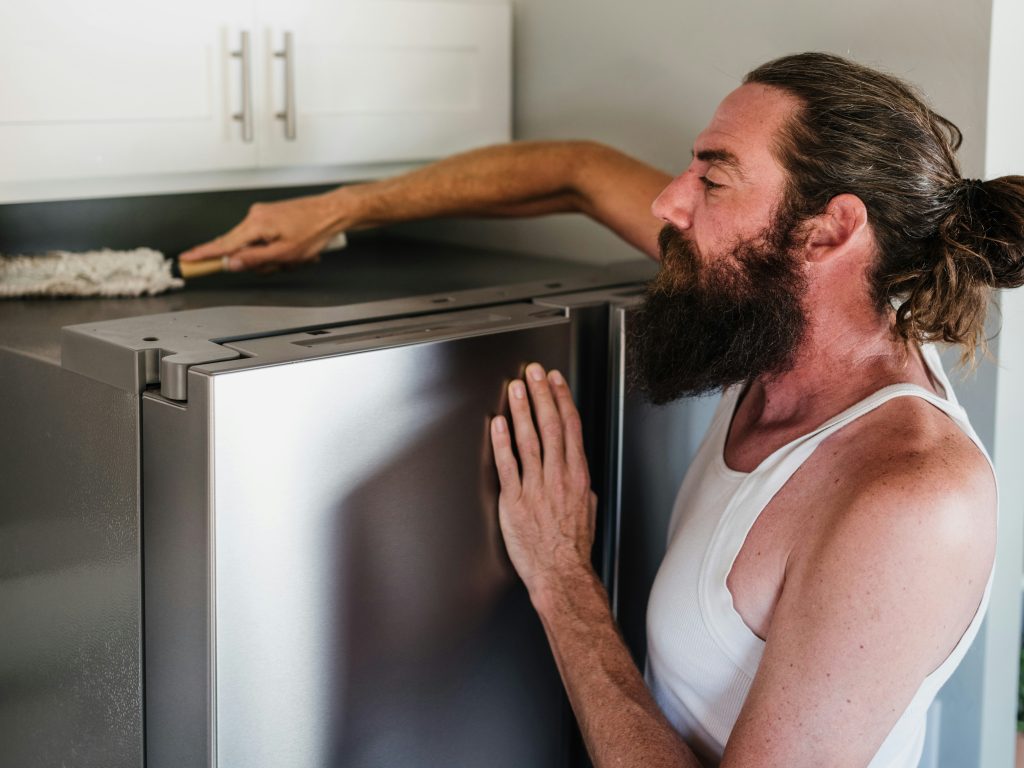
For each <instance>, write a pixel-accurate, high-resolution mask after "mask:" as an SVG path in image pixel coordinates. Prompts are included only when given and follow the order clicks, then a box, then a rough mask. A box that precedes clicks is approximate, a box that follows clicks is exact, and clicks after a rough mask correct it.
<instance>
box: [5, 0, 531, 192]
mask: <svg viewBox="0 0 1024 768" xmlns="http://www.w3.org/2000/svg"><path fill="white" fill-rule="evenodd" d="M510 16H511V14H510V8H509V6H508V4H507V3H506V2H495V3H467V2H435V1H434V0H370V1H368V0H294V1H293V2H286V0H212V2H211V1H210V0H206V2H203V0H177V1H176V2H174V3H167V2H154V0H95V2H90V3H88V4H82V3H78V2H72V1H71V0H46V2H44V3H40V4H37V5H28V4H14V3H4V4H2V5H0V203H5V202H19V201H29V200H46V199H60V198H71V197H92V196H107V195H119V194H139V193H151V192H168V191H191V190H199V189H218V188H231V187H253V186H273V185H275V184H301V183H323V182H329V181H341V180H345V179H352V178H367V177H370V176H373V175H378V174H380V173H384V172H387V170H388V169H390V168H400V167H402V166H403V165H404V166H406V167H407V165H408V164H409V163H411V162H418V161H423V160H429V159H432V158H436V157H440V156H443V155H446V154H449V153H452V152H455V151H458V150H461V149H467V148H469V147H473V146H477V145H481V144H486V143H493V142H499V141H504V140H507V139H508V138H510V124H511V116H510V102H511V95H510V94H511V52H510V47H511V45H510V37H511V32H510V27H511V18H510ZM243 38H248V46H247V47H248V57H247V58H246V57H243V56H241V55H239V54H240V51H241V49H242V48H243V42H242V41H243ZM286 39H287V40H288V41H289V46H290V48H289V53H288V55H287V56H284V55H282V54H283V53H284V48H285V40H286ZM243 115H244V116H245V117H246V119H245V120H243V119H241V118H242V116H243ZM246 124H248V125H246Z"/></svg>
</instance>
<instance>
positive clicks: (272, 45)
mask: <svg viewBox="0 0 1024 768" xmlns="http://www.w3.org/2000/svg"><path fill="white" fill-rule="evenodd" d="M509 15H510V9H509V7H508V6H507V5H503V4H502V5H497V4H471V3H466V2H423V1H422V0H415V1H411V2H409V1H407V2H389V1H386V2H366V1H365V0H364V1H363V2H337V0H293V2H290V3H287V4H285V3H280V2H277V1H276V0H258V14H257V16H258V18H259V21H260V24H261V25H262V28H261V29H260V30H259V46H258V48H259V49H260V51H261V56H260V57H259V60H260V62H261V66H262V67H263V68H264V71H263V72H262V73H261V78H260V79H261V81H262V83H263V84H264V90H263V97H264V98H265V99H266V100H267V102H268V104H269V105H270V108H269V109H266V110H264V112H263V115H262V119H261V122H260V132H261V141H260V164H261V165H264V166H282V165H283V166H294V165H307V164H322V163H330V164H349V163H360V162H381V161H396V160H400V161H408V160H424V159H428V158H434V157H440V156H443V155H446V154H450V153H452V152H454V151H457V150H459V149H464V148H466V147H470V146H476V145H480V144H486V143H493V142H498V141H503V140H507V139H508V138H509V124H510V119H511V117H510V108H509V105H510V81H511V78H510V74H509V66H510V50H509V48H510V18H509ZM286 35H290V39H291V48H290V50H291V61H290V62H289V61H288V58H287V57H285V56H282V55H280V54H281V53H283V52H284V49H285V47H286V37H285V36H286ZM275 53H276V54H278V55H276V56H275V55H274V54H275ZM289 66H291V67H292V71H293V75H292V77H291V78H288V77H287V72H288V68H289ZM290 90H291V91H292V92H291V93H289V91H290ZM289 105H291V106H292V107H293V108H294V109H295V112H296V114H295V118H294V127H293V135H292V136H291V137H289V136H288V125H287V121H286V119H285V113H286V111H287V109H288V108H289Z"/></svg>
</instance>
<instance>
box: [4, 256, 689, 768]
mask: <svg viewBox="0 0 1024 768" xmlns="http://www.w3.org/2000/svg"><path fill="white" fill-rule="evenodd" d="M433 258H434V259H435V261H434V268H436V269H438V270H444V269H451V264H448V265H446V264H445V263H444V259H443V258H439V257H436V256H435V257H433ZM495 263H497V262H495ZM525 263H526V262H524V260H522V259H520V258H518V257H503V260H501V265H502V267H501V269H496V270H494V271H495V273H496V274H495V275H492V277H494V278H495V279H493V280H492V281H491V283H490V284H487V283H486V281H484V280H482V279H481V280H479V281H478V284H477V285H475V286H473V287H471V288H469V289H463V290H454V291H452V290H445V291H443V292H440V293H437V292H429V293H426V292H425V295H406V296H402V297H400V298H390V299H385V300H381V301H371V302H367V301H359V298H361V297H360V296H359V295H358V294H356V295H354V296H353V294H352V293H351V291H350V292H349V294H347V295H346V297H345V298H346V300H345V301H344V302H338V303H337V304H335V305H334V306H270V305H271V304H274V303H276V302H275V299H280V298H281V297H280V296H274V295H273V294H271V295H268V296H266V297H265V298H262V299H261V300H260V301H261V304H260V305H255V306H252V305H250V306H237V305H235V306H232V305H217V304H216V300H215V299H213V298H210V297H208V298H207V299H206V300H204V301H202V302H201V304H202V305H203V306H201V307H200V308H189V304H188V302H186V304H185V305H184V307H183V308H181V309H175V308H173V307H171V309H172V311H163V312H157V313H136V314H132V315H130V316H128V317H121V318H112V317H111V316H110V315H109V314H106V315H105V313H104V312H94V311H93V310H92V309H90V305H89V304H88V303H78V304H77V306H78V307H80V308H81V311H82V312H83V313H85V315H86V320H87V321H85V322H75V323H71V324H65V325H63V326H62V330H61V331H60V342H59V344H60V355H61V363H60V366H59V372H58V371H57V370H51V369H50V367H45V366H44V367H41V364H40V361H39V359H38V358H39V357H40V355H39V354H38V352H39V349H38V348H33V344H35V345H37V347H38V346H39V345H45V343H51V342H49V341H46V339H48V338H49V337H46V336H45V334H44V333H43V331H38V332H37V331H36V330H33V329H32V328H31V327H30V325H31V324H30V323H29V324H26V322H25V318H24V317H23V316H21V315H16V314H12V313H11V312H12V311H11V310H10V305H8V306H7V307H0V319H3V313H4V312H5V311H7V312H8V313H9V317H14V318H15V319H16V320H17V321H18V322H19V323H20V325H18V328H19V331H18V332H17V333H16V334H14V335H13V336H11V337H9V338H7V339H0V341H3V344H2V345H0V350H2V351H3V353H2V354H0V362H2V363H3V364H4V367H3V368H0V393H2V394H3V395H4V403H5V404H4V406H3V407H2V408H3V410H2V411H0V414H2V415H3V419H4V422H2V423H6V424H7V426H8V427H9V430H8V434H9V435H11V436H14V437H15V438H20V440H15V441H14V442H11V443H9V444H8V445H7V447H6V448H5V449H4V455H3V458H4V460H5V465H6V466H7V467H8V476H7V477H5V478H4V487H5V488H6V490H4V491H3V496H0V501H3V504H4V506H3V507H0V510H3V511H0V530H6V531H8V532H10V531H15V533H16V534H17V535H19V536H20V544H21V545H22V547H23V549H22V550H21V552H20V554H18V555H17V556H16V557H15V562H16V563H17V562H21V563H22V564H23V567H22V568H21V570H20V572H19V573H17V574H13V575H12V574H11V573H5V574H3V578H2V579H0V611H3V613H0V619H2V620H4V621H5V624H6V626H8V627H9V628H10V629H9V636H10V637H13V642H12V643H11V644H10V645H9V646H8V647H7V648H6V649H5V650H3V651H0V683H8V685H7V687H6V689H2V688H0V689H2V690H4V693H2V694H0V696H3V697H4V699H5V701H3V702H0V735H2V737H3V741H4V742H6V743H7V744H8V745H11V746H10V747H9V750H8V751H7V752H6V755H7V757H4V756H3V753H0V765H5V766H6V765H18V766H29V765H47V764H52V760H51V758H53V757H60V759H62V760H65V762H70V763H71V764H75V755H78V756H80V757H83V758H84V757H85V756H91V758H99V759H101V760H102V761H103V762H102V764H104V765H111V766H112V765H133V766H135V765H143V764H144V765H146V766H150V767H151V768H164V767H165V766H166V767H168V768H170V767H172V766H173V768H181V767H182V766H204V767H206V766H209V767H210V768H212V767H213V766H218V767H220V768H233V767H234V766H245V767H246V768H262V767H263V766H266V767H267V768H269V767H270V766H273V767H274V768H282V767H284V766H302V767H303V768H312V767H317V766H324V767H326V766H338V767H339V768H342V767H344V768H364V767H367V768H368V767H369V766H409V767H418V766H424V767H428V766H446V767H453V766H455V767H457V766H480V765H487V766H497V767H505V766H507V767H508V768H520V767H524V766H530V767H531V768H533V767H536V768H544V767H545V766H551V767H552V768H554V767H555V766H559V767H561V766H570V765H575V764H579V763H580V762H582V761H583V760H584V759H585V757H584V756H583V755H582V752H581V748H580V744H579V742H578V737H576V735H575V730H574V727H573V721H572V716H571V712H570V711H569V709H568V705H567V702H566V700H565V697H564V694H563V693H562V688H561V684H560V681H559V679H558V675H557V671H556V669H555V666H554V663H553V661H552V658H551V654H550V651H549V649H548V646H547V642H546V640H545V637H544V633H543V630H542V628H541V626H540V624H539V621H538V620H537V618H536V616H535V614H534V612H533V610H532V607H531V605H530V603H529V599H528V597H527V595H526V593H525V590H524V589H523V587H522V585H521V584H520V583H519V581H518V579H517V578H516V576H515V574H514V572H513V571H512V569H511V567H510V565H509V563H508V560H507V557H506V555H505V553H504V549H503V544H502V541H501V535H500V531H499V529H498V526H497V517H496V487H495V477H494V472H493V469H492V458H491V455H490V449H489V441H488V437H487V435H488V432H487V423H488V418H489V416H491V415H492V414H495V413H499V412H501V411H502V410H503V409H504V407H505V405H504V402H503V393H504V390H505V385H506V383H507V382H508V380H509V379H510V378H511V377H514V376H517V375H520V373H521V369H522V367H523V365H524V364H525V363H527V362H530V361H534V360H536V361H538V362H541V363H542V364H544V365H545V366H547V367H557V368H559V369H561V370H563V371H565V372H566V373H567V375H568V376H569V379H570V382H571V384H572V386H573V389H574V393H575V395H576V398H577V401H578V402H579V404H580V407H581V411H582V413H583V416H584V422H585V435H586V442H587V450H588V457H589V460H590V463H591V469H592V473H593V476H594V483H595V489H596V490H597V491H598V493H599V494H600V495H601V497H602V503H601V509H600V512H599V518H600V520H599V533H598V543H597V546H596V547H595V555H594V557H595V565H596V566H597V567H598V569H599V571H600V572H601V574H602V576H603V578H604V579H605V582H606V585H607V586H608V588H609V593H610V595H611V597H612V600H613V602H614V604H615V607H616V611H617V612H618V615H619V616H620V617H621V619H622V626H623V632H624V635H625V637H626V639H627V641H628V642H629V644H630V647H631V650H632V651H633V653H634V656H635V657H636V658H637V660H638V662H639V663H641V664H642V662H643V644H644V640H643V611H644V606H645V605H646V589H648V588H649V582H650V579H651V578H653V572H654V568H655V567H656V562H657V557H658V555H659V554H660V551H659V547H660V546H663V538H664V530H663V528H664V525H663V520H664V519H666V516H667V514H668V506H670V502H671V495H672V493H673V491H674V485H675V483H676V481H677V479H678V477H679V476H681V472H682V469H683V468H684V466H676V465H673V466H672V467H670V468H669V469H668V470H667V471H664V470H661V469H658V467H661V466H662V463H661V459H655V460H653V461H649V460H648V459H647V458H646V457H647V456H648V455H649V456H651V457H654V456H659V457H664V456H665V455H668V454H671V453H672V449H671V448H670V447H669V445H670V444H671V443H672V441H673V438H672V435H671V434H666V432H667V430H666V425H667V424H671V423H672V417H671V415H670V413H669V411H665V410H658V411H651V410H650V409H645V407H644V406H642V405H637V404H636V403H635V401H634V399H633V397H632V396H631V395H630V394H629V393H628V391H627V388H626V380H627V378H628V376H627V370H626V365H627V356H626V354H625V352H626V350H625V340H626V338H627V336H626V334H625V329H626V326H627V324H628V322H629V317H630V311H631V308H632V307H634V306H635V305H636V302H637V294H638V292H639V290H640V288H641V286H642V282H643V280H644V279H646V277H648V276H649V275H650V274H651V272H652V269H651V267H650V266H649V265H645V264H635V263H632V264H625V265H620V266H618V267H615V268H611V269H605V270H590V269H582V268H572V269H568V268H567V267H564V265H563V271H562V273H561V274H562V275H563V276H561V277H557V279H556V278H555V276H557V275H558V274H559V272H558V267H559V265H557V264H551V265H548V266H544V267H543V268H540V267H538V266H537V265H533V266H532V267H531V268H532V269H533V270H534V272H535V273H536V272H537V270H538V269H539V270H540V272H541V273H545V272H546V274H540V275H537V276H540V277H541V279H526V280H522V279H518V280H517V279H516V276H517V275H522V274H525V273H527V272H529V270H524V267H523V265H524V264H525ZM502 270H504V272H502ZM497 273H501V274H497ZM510 275H511V276H512V277H511V278H510ZM498 278H500V279H498ZM381 279H387V278H386V277H385V276H383V275H382V277H381ZM424 285H425V286H426V287H429V281H426V282H425V283H424ZM415 288H416V286H415V285H412V286H410V287H409V288H408V289H407V290H406V293H409V294H415V293H417V292H416V291H415ZM230 295H231V296H232V303H234V304H237V301H236V300H237V299H239V298H243V299H244V298H251V293H246V292H245V291H242V292H236V293H234V294H230ZM106 306H107V312H109V311H110V308H111V307H113V306H115V305H112V304H109V303H108V304H107V305H106ZM193 306H194V305H193ZM140 307H141V305H137V306H136V309H138V308H140ZM150 308H152V305H150ZM161 308H164V309H165V308H166V307H161ZM22 309H24V307H22ZM62 311H63V312H64V315H63V318H64V319H67V317H68V316H69V315H68V314H67V312H68V310H67V308H66V307H65V308H64V309H63V310H62ZM90 311H93V314H92V315H91V316H89V314H88V313H89V312H90ZM28 312H29V314H32V313H33V312H35V308H33V307H31V306H30V307H28ZM57 314H58V315H60V312H58V313H57ZM72 314H73V312H72ZM76 319H78V320H82V317H81V316H80V317H78V318H76ZM53 322H54V321H53V320H52V319H51V320H50V321H49V324H48V325H47V327H48V328H49V329H50V331H51V332H52V329H53ZM33 334H36V335H33ZM33 352H35V353H36V354H35V359H32V358H33V355H32V353H33ZM44 362H45V361H44ZM51 367H52V366H51ZM637 408H639V409H640V411H637ZM44 411H45V412H46V413H45V415H43V412H44ZM638 413H641V416H637V414H638ZM642 414H647V415H642ZM651 414H654V415H653V416H652V415H651ZM2 423H0V424H2ZM105 424H107V426H106V427H105V426H104V425H105ZM40 430H42V431H43V432H44V433H47V434H50V435H51V437H52V433H53V431H54V430H61V431H62V434H61V435H60V439H40ZM668 431H669V432H670V430H668ZM15 443H17V444H15ZM83 462H84V463H85V464H89V463H90V462H92V463H93V464H94V467H93V469H92V471H91V472H90V471H89V469H88V468H85V469H83V468H82V466H81V465H82V463H83ZM633 466H636V467H643V468H646V469H637V470H635V471H634V470H630V469H629V468H630V467H633ZM652 466H653V467H654V470H653V471H652V469H651V468H652ZM62 467H63V468H64V470H63V471H61V468H62ZM19 468H20V470H19ZM55 469H56V471H54V470H55ZM638 494H639V497H638ZM645 494H646V495H647V496H649V497H651V498H652V499H656V504H652V503H649V502H647V501H644V496H645ZM30 508H34V512H35V514H32V513H33V509H30ZM96 531H100V534H98V535H97V533H96ZM19 532H20V533H19ZM659 542H662V543H659ZM63 556H69V557H71V558H72V559H74V560H75V561H76V562H77V563H78V565H79V566H80V567H81V568H82V573H83V574H85V573H88V574H92V576H93V577H95V578H94V579H93V581H88V578H87V582H88V583H89V584H90V585H91V586H89V587H87V588H83V587H81V585H80V583H79V582H78V581H77V580H76V579H75V578H74V576H73V575H69V573H68V571H67V570H66V568H64V567H63V564H62V563H61V557H63ZM9 567H10V566H9ZM97 574H98V576H97ZM62 580H63V583H64V586H65V588H66V589H65V590H64V591H62V589H61V584H62ZM115 583H116V586H113V589H111V587H112V585H115ZM103 585H106V586H107V589H108V590H110V591H104V590H103ZM32 600H37V601H41V604H39V605H38V606H37V609H38V611H42V612H43V613H44V614H47V613H48V614H49V615H50V616H51V624H50V625H48V624H47V620H46V619H43V620H40V619H39V617H38V615H37V611H36V610H34V609H33V608H32V607H31V601H32ZM42 603H45V604H42ZM65 620H66V621H65ZM40 630H42V634H44V635H47V636H46V637H43V638H42V644H43V645H44V646H46V645H47V644H52V645H53V648H52V649H51V652H49V653H39V652H37V651H36V650H35V649H33V647H32V641H31V637H32V636H33V635H35V636H39V634H40ZM49 630H52V631H56V632H63V639H56V640H54V639H53V638H51V637H49V636H48V634H49ZM104 635H106V636H105V637H104ZM97 638H98V639H97ZM97 643H99V648H97V647H96V646H97ZM104 643H106V653H104V649H103V646H104ZM76 654H77V655H76ZM47 697H49V698H47ZM76 697H77V698H76ZM90 700H91V701H92V702H93V704H94V706H89V701H90ZM40 701H50V702H51V707H50V712H49V713H46V712H43V706H42V705H40V704H39V702H40ZM33 702H35V703H33ZM53 704H57V705H58V707H63V708H64V710H65V714H66V716H65V717H61V718H59V719H58V718H54V716H53V714H52V705H53ZM96 706H98V707H99V711H97V709H96ZM0 750H2V748H0ZM69 755H70V759H69V758H68V756H69ZM91 758H90V759H83V760H82V762H81V763H80V764H86V763H89V764H100V763H99V762H96V760H93V759H91Z"/></svg>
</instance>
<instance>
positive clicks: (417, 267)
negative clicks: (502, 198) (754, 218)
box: [0, 246, 654, 400]
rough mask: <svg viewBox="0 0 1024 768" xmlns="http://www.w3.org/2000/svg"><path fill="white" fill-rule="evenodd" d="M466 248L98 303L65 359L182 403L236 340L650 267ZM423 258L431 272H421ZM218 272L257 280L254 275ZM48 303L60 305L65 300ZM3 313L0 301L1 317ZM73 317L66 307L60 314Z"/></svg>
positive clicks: (63, 351) (68, 328) (584, 287)
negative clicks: (278, 285) (199, 369)
mask: <svg viewBox="0 0 1024 768" xmlns="http://www.w3.org/2000/svg"><path fill="white" fill-rule="evenodd" d="M435 248H436V246H435ZM446 248H447V246H446ZM467 250H471V249H457V248H453V249H452V250H451V252H450V253H449V252H447V251H445V252H443V253H418V254H417V255H416V257H415V260H414V262H413V263H407V262H408V261H409V259H410V258H412V257H410V255H409V251H408V250H404V251H403V250H401V249H398V250H397V251H395V252H386V253H383V254H382V253H381V252H380V251H379V250H378V251H376V252H374V251H373V249H371V250H370V251H369V252H367V254H365V255H363V256H359V255H354V254H349V253H346V254H342V255H335V256H334V257H333V261H334V265H333V266H332V267H331V268H330V269H329V270H328V273H327V274H326V275H324V276H323V277H324V279H323V284H322V285H320V286H317V285H306V286H305V288H304V289H302V290H299V289H297V288H293V289H288V290H284V291H280V292H278V291H273V290H266V291H259V292H258V291H254V290H252V289H248V290H236V291H229V292H226V291H221V292H217V291H209V292H207V293H206V294H201V293H200V292H199V288H198V285H200V284H201V281H200V282H198V283H197V288H196V289H195V290H196V291H197V292H196V293H195V294H193V293H192V291H193V288H192V285H191V284H190V286H189V288H188V289H186V291H184V292H182V293H181V294H178V295H174V296H171V297H163V298H162V299H161V301H162V302H163V303H162V304H153V303H152V302H153V301H156V299H150V300H127V301H124V303H123V304H118V302H119V301H121V300H106V301H98V302H96V304H97V305H103V307H100V308H99V309H100V310H102V311H97V312H95V313H93V314H91V315H89V314H87V315H85V316H84V319H85V322H82V319H83V317H82V316H80V317H79V318H77V319H78V322H74V324H70V325H68V324H65V325H64V327H63V328H61V330H60V359H61V365H62V366H63V367H64V368H65V369H67V370H70V371H73V372H75V373H78V374H82V375H85V376H89V377H90V378H93V379H96V380H98V381H102V382H104V383H107V384H110V385H112V386H116V387H118V388H120V389H124V390H126V391H134V392H141V391H142V390H144V389H145V388H147V387H151V386H154V385H157V384H159V385H160V389H161V393H162V394H163V395H164V396H165V397H167V398H169V399H173V400H184V399H186V398H187V392H186V382H187V377H186V373H187V371H188V369H189V368H190V367H192V366H195V365H202V364H205V363H216V362H221V361H228V360H235V359H238V358H240V357H243V356H245V354H246V353H245V352H244V351H241V350H239V349H238V348H236V347H235V346H233V345H234V344H235V343H236V342H241V341H250V340H252V339H256V338H262V337H268V336H280V335H284V334H293V333H313V332H319V331H322V330H325V329H330V328H336V327H340V326H344V325H349V324H353V323H357V322H367V321H373V320H377V321H384V320H391V319H399V318H410V317H416V316H421V315H428V314H434V313H437V312H439V311H452V310H460V309H466V308H471V307H486V306H490V305H498V304H506V303H508V302H515V301H529V300H532V299H535V298H537V297H542V296H552V295H556V294H560V293H575V292H580V291H589V290H596V289H599V288H604V287H608V286H615V285H625V284H633V283H637V282H639V281H643V280H646V279H648V278H650V277H651V275H652V274H653V272H654V266H653V265H652V264H651V263H649V262H645V261H630V262H622V263H620V264H617V265H612V266H610V267H602V268H594V267H585V266H582V265H579V264H573V263H569V262H559V261H554V260H546V259H538V258H531V257H524V256H519V255H511V254H495V253H490V254H488V252H486V251H473V252H472V253H473V256H470V254H468V253H466V251H467ZM473 259H476V260H477V262H480V263H477V262H474V261H473ZM360 260H362V262H363V263H361V262H360ZM366 261H370V262H372V263H370V264H367V263H365V262H366ZM427 264H429V265H430V267H429V269H425V268H424V265H427ZM482 264H483V265H487V268H486V269H483V268H482V267H481V265H482ZM221 277H227V278H231V277H234V278H236V279H241V278H244V279H246V280H250V281H251V280H257V279H258V278H256V276H252V275H245V276H221ZM270 285H271V286H272V285H273V284H270ZM325 286H326V288H325ZM303 290H308V291H309V292H308V293H303ZM197 297H198V298H197ZM381 297H383V298H381ZM175 300H178V304H177V306H175V304H174V301H175ZM85 303H86V302H70V304H73V305H78V304H85ZM111 304H115V305H117V306H125V308H126V309H128V308H131V309H132V311H133V312H136V311H137V310H140V309H143V308H158V307H161V306H162V307H163V308H166V307H167V306H172V307H175V310H174V311H169V312H168V311H163V312H157V313H156V314H151V313H148V312H136V313H134V314H131V316H128V317H120V318H118V319H110V317H109V314H107V315H106V316H105V314H106V313H109V312H112V311H113V308H112V307H111V306H110V305H111ZM324 304H326V306H324ZM47 306H48V307H49V306H55V307H56V308H57V309H60V308H61V307H62V306H63V305H62V304H61V303H59V302H58V303H55V304H50V303H47ZM4 309H5V306H4V305H3V304H0V321H2V319H3V310H4ZM83 309H84V308H83ZM58 314H60V313H58ZM69 316H70V315H68V314H67V313H65V314H63V315H62V319H64V320H66V319H68V317H69ZM50 322H52V320H51V321H50ZM0 327H2V322H0ZM23 341H24V339H23ZM29 341H30V343H31V340H29ZM3 345H4V339H3V338H0V346H3ZM38 351H39V350H37V352H38Z"/></svg>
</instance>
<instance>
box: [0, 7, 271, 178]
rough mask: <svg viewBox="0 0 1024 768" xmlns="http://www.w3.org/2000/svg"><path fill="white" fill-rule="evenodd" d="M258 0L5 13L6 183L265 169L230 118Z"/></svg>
mask: <svg viewBox="0 0 1024 768" xmlns="http://www.w3.org/2000/svg"><path fill="white" fill-rule="evenodd" d="M252 24H253V8H252V3H251V1H250V0H216V2H209V1H208V0H207V1H205V2H204V0H175V2H173V3H169V2H155V1H154V0H141V1H140V0H132V1H131V2H129V1H128V0H90V2H88V3H82V2H78V1H77V0H45V2H40V3H34V4H31V3H2V4H0V183H3V184H7V183H18V182H34V181H40V180H51V179H52V180H59V179H65V180H70V179H84V178H92V177H104V176H121V175H136V174H164V173H182V172H189V171H208V170H218V169H225V168H242V167H249V166H253V165H255V163H256V161H257V152H256V146H255V144H253V143H246V142H243V141H242V140H241V134H240V127H239V124H238V123H236V122H234V121H233V120H232V119H231V115H232V114H233V113H234V112H236V111H238V110H239V108H240V99H241V76H242V71H241V64H240V62H239V61H238V60H237V59H234V58H232V57H231V56H230V51H231V50H232V49H233V47H237V45H238V41H239V39H240V32H241V30H242V29H244V28H246V27H247V26H249V27H251V26H252Z"/></svg>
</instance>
